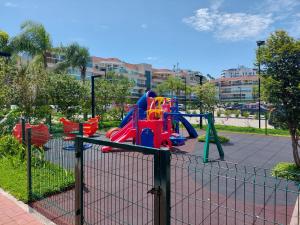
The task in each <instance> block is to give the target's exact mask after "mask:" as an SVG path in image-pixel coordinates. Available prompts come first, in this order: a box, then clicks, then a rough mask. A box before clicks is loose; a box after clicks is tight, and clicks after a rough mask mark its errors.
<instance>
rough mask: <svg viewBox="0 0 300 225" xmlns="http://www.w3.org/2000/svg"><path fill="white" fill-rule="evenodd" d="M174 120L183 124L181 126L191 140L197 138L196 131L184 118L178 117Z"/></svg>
mask: <svg viewBox="0 0 300 225" xmlns="http://www.w3.org/2000/svg"><path fill="white" fill-rule="evenodd" d="M176 118H178V120H179V121H180V122H181V123H182V124H183V126H184V127H185V129H186V130H187V132H188V133H189V135H190V137H191V138H196V137H198V134H197V131H196V130H195V128H194V127H193V126H192V124H190V122H189V121H187V119H186V118H184V117H183V116H182V115H179V116H177V117H176Z"/></svg>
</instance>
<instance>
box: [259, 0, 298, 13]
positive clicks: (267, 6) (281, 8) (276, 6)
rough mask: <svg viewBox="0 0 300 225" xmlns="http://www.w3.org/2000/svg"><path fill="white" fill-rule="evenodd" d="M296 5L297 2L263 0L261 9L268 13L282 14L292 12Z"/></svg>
mask: <svg viewBox="0 0 300 225" xmlns="http://www.w3.org/2000/svg"><path fill="white" fill-rule="evenodd" d="M298 5H300V1H299V0H265V1H264V2H263V4H262V6H261V8H262V9H263V10H264V11H266V12H269V13H278V12H279V13H283V12H289V11H292V10H294V8H295V7H297V6H298Z"/></svg>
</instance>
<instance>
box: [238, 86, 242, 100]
mask: <svg viewBox="0 0 300 225" xmlns="http://www.w3.org/2000/svg"><path fill="white" fill-rule="evenodd" d="M238 89H240V103H241V102H242V88H241V87H238Z"/></svg>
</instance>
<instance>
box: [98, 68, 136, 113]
mask: <svg viewBox="0 0 300 225" xmlns="http://www.w3.org/2000/svg"><path fill="white" fill-rule="evenodd" d="M133 86H134V83H133V81H131V80H129V79H128V78H126V77H123V76H118V75H116V74H115V73H110V74H108V79H100V78H99V79H96V80H95V95H96V103H97V104H96V110H97V113H99V114H100V115H104V114H105V113H107V111H108V108H109V107H113V108H114V107H115V106H117V109H113V108H112V110H113V111H112V113H118V116H119V118H120V117H121V113H122V110H123V108H124V106H125V104H126V103H128V101H129V98H128V96H130V91H131V89H132V87H133ZM114 110H115V111H114ZM118 116H117V115H114V116H113V117H115V118H116V117H118Z"/></svg>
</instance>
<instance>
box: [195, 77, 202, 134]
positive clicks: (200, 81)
mask: <svg viewBox="0 0 300 225" xmlns="http://www.w3.org/2000/svg"><path fill="white" fill-rule="evenodd" d="M195 76H196V77H199V84H200V86H202V83H203V75H202V74H199V73H198V74H196V75H195ZM200 113H202V103H201V101H200ZM202 128H203V120H202V117H200V129H202Z"/></svg>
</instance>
